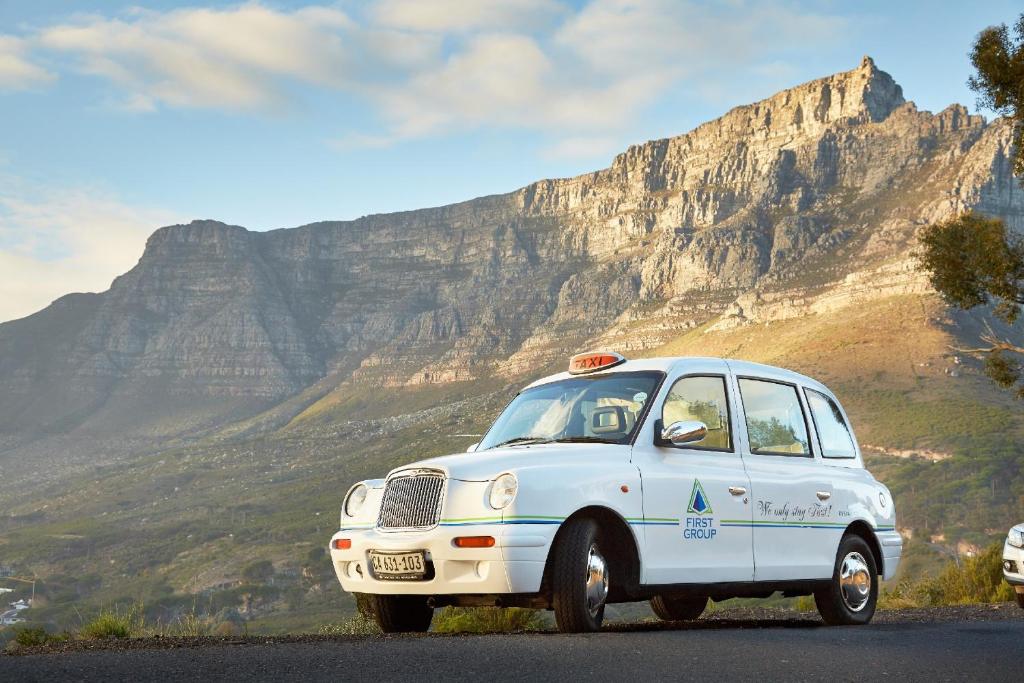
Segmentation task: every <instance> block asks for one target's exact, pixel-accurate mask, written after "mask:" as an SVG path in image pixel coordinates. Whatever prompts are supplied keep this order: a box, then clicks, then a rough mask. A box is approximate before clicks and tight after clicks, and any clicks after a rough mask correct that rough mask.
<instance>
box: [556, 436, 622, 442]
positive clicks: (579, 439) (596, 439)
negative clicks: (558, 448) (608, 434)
mask: <svg viewBox="0 0 1024 683" xmlns="http://www.w3.org/2000/svg"><path fill="white" fill-rule="evenodd" d="M550 441H551V442H552V443H615V442H614V441H612V440H610V439H602V438H601V437H599V436H563V437H562V438H560V439H550Z"/></svg>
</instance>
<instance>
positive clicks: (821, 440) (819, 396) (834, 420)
mask: <svg viewBox="0 0 1024 683" xmlns="http://www.w3.org/2000/svg"><path fill="white" fill-rule="evenodd" d="M804 391H805V392H806V393H807V405H809V406H810V407H811V417H812V418H813V419H814V429H815V430H816V431H817V432H818V445H819V446H821V454H822V456H824V457H826V458H856V457H857V449H856V448H855V447H854V445H853V435H852V434H850V428H849V427H848V426H847V425H846V420H844V419H843V414H842V413H841V412H839V406H837V405H836V402H835V401H833V400H832V399H831V398H829V397H828V396H826V395H825V394H823V393H821V392H818V391H815V390H814V389H804Z"/></svg>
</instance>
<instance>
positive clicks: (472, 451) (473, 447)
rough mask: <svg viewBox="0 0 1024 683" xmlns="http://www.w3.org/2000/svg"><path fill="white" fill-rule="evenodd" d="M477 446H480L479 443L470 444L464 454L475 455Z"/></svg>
mask: <svg viewBox="0 0 1024 683" xmlns="http://www.w3.org/2000/svg"><path fill="white" fill-rule="evenodd" d="M479 445H480V442H479V441H477V442H476V443H475V444H471V445H470V447H469V448H467V449H466V452H467V453H475V452H476V447H477V446H479Z"/></svg>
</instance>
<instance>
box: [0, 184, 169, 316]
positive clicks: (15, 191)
mask: <svg viewBox="0 0 1024 683" xmlns="http://www.w3.org/2000/svg"><path fill="white" fill-rule="evenodd" d="M2 180H3V183H2V187H3V189H0V321H4V320H12V319H15V318H20V317H24V316H26V315H29V314H31V313H34V312H36V311H38V310H40V309H42V308H44V307H46V306H47V305H49V304H50V302H52V301H53V300H54V299H56V298H58V297H60V296H63V295H64V294H67V293H68V292H82V291H89V292H99V291H104V290H106V289H107V288H108V287H109V286H110V283H111V281H112V280H113V279H114V278H115V277H116V276H118V275H120V274H121V273H124V272H125V271H127V270H129V269H130V268H131V267H132V266H133V265H135V263H136V262H137V261H138V259H139V257H140V256H141V255H142V251H143V247H144V246H145V243H146V238H147V237H148V236H149V235H150V233H152V231H153V230H154V229H156V228H157V227H159V226H161V225H168V224H171V223H175V222H179V221H177V220H175V216H173V215H172V214H170V213H169V212H167V211H162V210H156V209H149V208H143V207H134V206H130V205H127V204H124V203H122V202H120V201H118V200H117V199H115V198H112V197H109V196H104V195H102V194H100V193H97V192H95V191H86V190H51V189H47V190H38V189H31V188H27V187H25V186H24V184H21V183H18V182H17V181H16V180H15V179H12V178H9V177H4V178H2Z"/></svg>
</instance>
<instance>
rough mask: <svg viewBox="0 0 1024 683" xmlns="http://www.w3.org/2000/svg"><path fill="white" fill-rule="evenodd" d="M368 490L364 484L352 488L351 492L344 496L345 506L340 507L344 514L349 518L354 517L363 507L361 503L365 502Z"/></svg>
mask: <svg viewBox="0 0 1024 683" xmlns="http://www.w3.org/2000/svg"><path fill="white" fill-rule="evenodd" d="M368 490H369V489H367V488H366V485H365V484H356V485H355V486H353V487H352V490H350V491H349V492H348V495H347V496H345V504H344V505H343V506H342V507H343V509H344V510H345V514H346V515H348V516H349V517H355V516H356V515H357V514H358V513H359V510H360V509H361V508H362V507H363V503H365V502H366V493H367V491H368Z"/></svg>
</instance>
